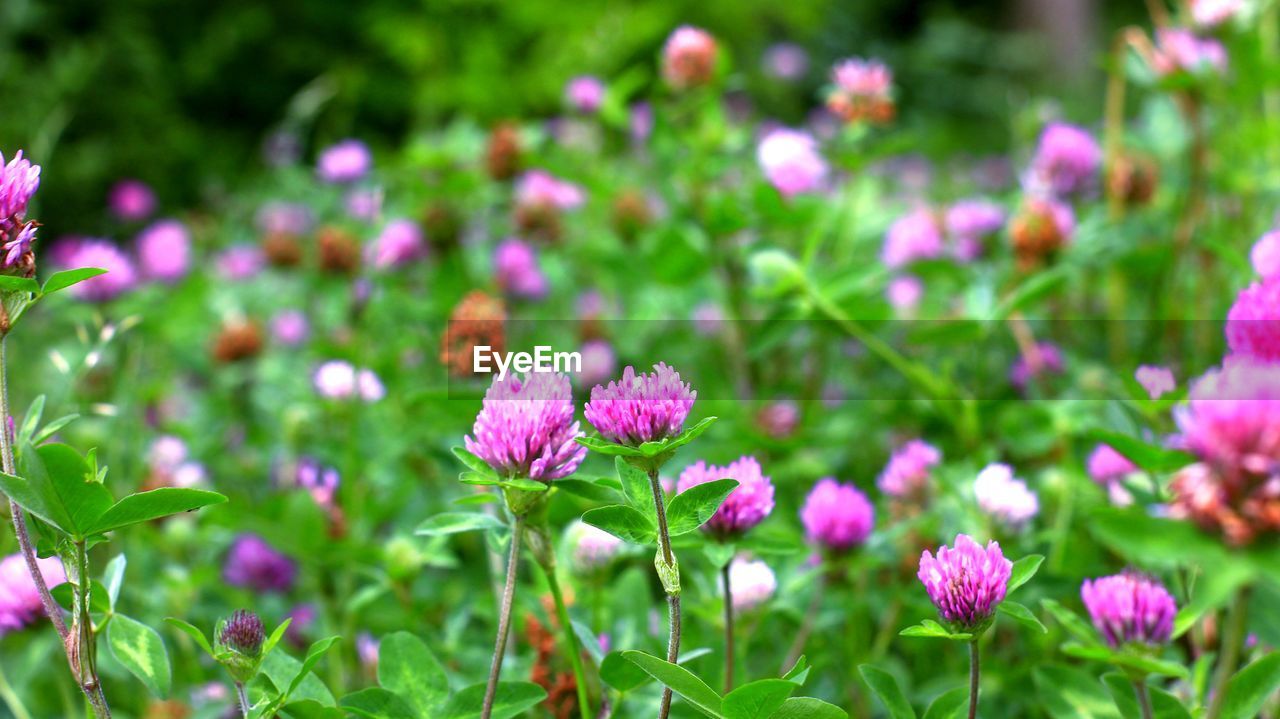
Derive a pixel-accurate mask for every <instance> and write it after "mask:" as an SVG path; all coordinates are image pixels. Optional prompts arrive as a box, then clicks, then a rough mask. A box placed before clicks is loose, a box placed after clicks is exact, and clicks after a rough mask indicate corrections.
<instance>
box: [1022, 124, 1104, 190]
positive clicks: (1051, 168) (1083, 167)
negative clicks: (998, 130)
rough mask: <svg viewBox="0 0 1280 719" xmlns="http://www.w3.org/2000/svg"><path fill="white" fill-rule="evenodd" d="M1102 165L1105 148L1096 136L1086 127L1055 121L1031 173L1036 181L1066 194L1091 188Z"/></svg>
mask: <svg viewBox="0 0 1280 719" xmlns="http://www.w3.org/2000/svg"><path fill="white" fill-rule="evenodd" d="M1101 166H1102V148H1101V147H1100V146H1099V145H1098V141H1097V140H1095V139H1094V138H1093V135H1090V134H1089V132H1088V131H1087V130H1085V129H1084V128H1081V127H1076V126H1075V125H1068V124H1066V123H1061V122H1054V123H1050V124H1049V126H1048V127H1046V128H1045V129H1044V132H1043V133H1041V135H1040V142H1039V145H1037V147H1036V154H1035V157H1034V158H1033V159H1032V162H1031V172H1032V176H1033V181H1034V182H1035V183H1036V184H1038V185H1039V186H1042V187H1045V188H1046V189H1048V190H1049V191H1051V192H1052V193H1053V194H1055V195H1059V196H1062V195H1072V194H1076V193H1079V192H1083V191H1085V190H1088V189H1090V188H1091V187H1092V186H1093V185H1094V183H1095V181H1096V180H1097V175H1098V170H1099V168H1100V167H1101Z"/></svg>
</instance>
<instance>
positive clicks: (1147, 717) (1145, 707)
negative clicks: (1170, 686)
mask: <svg viewBox="0 0 1280 719" xmlns="http://www.w3.org/2000/svg"><path fill="white" fill-rule="evenodd" d="M1133 692H1134V694H1137V695H1138V708H1139V709H1141V710H1142V719H1152V717H1154V716H1155V714H1154V713H1153V712H1152V711H1151V692H1150V691H1148V690H1147V682H1146V680H1145V679H1135V680H1133Z"/></svg>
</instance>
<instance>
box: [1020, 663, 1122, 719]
mask: <svg viewBox="0 0 1280 719" xmlns="http://www.w3.org/2000/svg"><path fill="white" fill-rule="evenodd" d="M1034 676H1035V683H1036V690H1037V691H1036V695H1037V698H1038V700H1039V703H1040V705H1041V707H1042V708H1043V709H1044V710H1045V711H1047V712H1048V713H1049V716H1051V717H1053V719H1123V718H1122V717H1121V715H1120V713H1119V712H1117V711H1116V707H1115V703H1114V702H1112V701H1111V697H1109V696H1107V692H1106V691H1104V690H1103V688H1102V686H1101V685H1099V683H1098V681H1097V680H1096V679H1094V677H1093V675H1091V674H1089V673H1088V672H1085V671H1082V670H1080V669H1074V668H1071V667H1064V666H1041V667H1039V668H1037V669H1035V670H1034Z"/></svg>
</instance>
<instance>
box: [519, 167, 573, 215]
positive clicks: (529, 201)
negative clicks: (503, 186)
mask: <svg viewBox="0 0 1280 719" xmlns="http://www.w3.org/2000/svg"><path fill="white" fill-rule="evenodd" d="M585 200H586V196H585V195H584V194H583V192H582V188H580V187H578V186H577V185H575V184H573V183H571V182H566V181H564V180H561V179H559V178H557V177H555V176H554V175H552V174H551V173H549V172H546V171H544V170H530V171H528V172H526V173H525V174H524V175H522V176H521V177H520V181H519V182H518V183H517V184H516V205H517V206H520V207H527V208H549V209H557V210H573V209H577V208H578V207H581V206H582V203H583V202H584V201H585Z"/></svg>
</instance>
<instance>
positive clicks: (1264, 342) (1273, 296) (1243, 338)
mask: <svg viewBox="0 0 1280 719" xmlns="http://www.w3.org/2000/svg"><path fill="white" fill-rule="evenodd" d="M1226 334H1227V346H1228V347H1229V348H1230V349H1231V352H1232V353H1234V354H1237V355H1248V356H1250V357H1257V358H1258V359H1260V360H1264V361H1267V362H1272V361H1275V360H1278V359H1280V280H1271V281H1267V280H1264V281H1262V282H1254V283H1253V284H1251V285H1249V286H1248V287H1246V288H1245V289H1243V290H1241V291H1240V294H1239V295H1237V296H1236V301H1235V304H1233V305H1231V309H1230V310H1229V311H1228V312H1227V327H1226Z"/></svg>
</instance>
